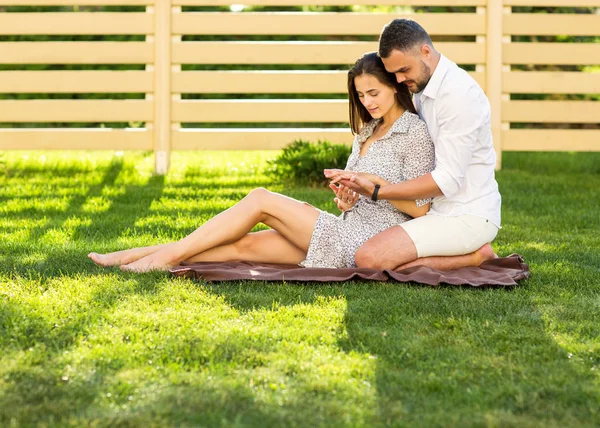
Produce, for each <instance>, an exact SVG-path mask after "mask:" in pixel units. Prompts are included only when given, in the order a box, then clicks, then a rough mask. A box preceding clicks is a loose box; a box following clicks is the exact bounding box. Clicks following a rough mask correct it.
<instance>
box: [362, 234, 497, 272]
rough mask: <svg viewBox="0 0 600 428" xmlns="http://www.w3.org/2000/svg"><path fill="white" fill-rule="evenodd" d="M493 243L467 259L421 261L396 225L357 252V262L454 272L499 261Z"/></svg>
mask: <svg viewBox="0 0 600 428" xmlns="http://www.w3.org/2000/svg"><path fill="white" fill-rule="evenodd" d="M496 257H497V256H496V254H494V250H493V249H492V246H491V245H490V244H486V245H484V246H483V247H481V248H480V249H479V250H477V251H475V252H473V253H470V254H467V255H463V256H444V257H423V258H417V249H416V248H415V244H414V243H413V241H412V239H411V238H410V236H408V233H406V231H405V230H404V229H403V228H402V227H400V226H394V227H391V228H389V229H387V230H384V231H383V232H381V233H378V234H377V235H375V236H374V237H373V238H371V239H369V240H368V241H367V242H365V243H364V244H363V245H362V246H361V247H360V248H359V249H358V251H357V252H356V254H355V256H354V260H355V262H356V265H357V266H358V267H366V268H371V269H378V270H384V269H388V270H401V269H406V268H409V267H411V266H429V267H431V268H433V269H438V270H452V269H458V268H461V267H467V266H479V265H480V264H481V263H483V262H484V261H486V260H490V259H493V258H496Z"/></svg>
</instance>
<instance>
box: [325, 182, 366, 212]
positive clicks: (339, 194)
mask: <svg viewBox="0 0 600 428" xmlns="http://www.w3.org/2000/svg"><path fill="white" fill-rule="evenodd" d="M329 188H330V189H331V190H333V193H335V198H334V199H333V200H334V202H335V203H336V204H337V207H338V209H339V210H340V211H342V212H344V211H348V210H349V209H350V208H352V207H353V206H354V204H356V202H358V198H359V195H358V193H356V192H355V191H353V190H352V189H350V188H348V187H346V186H344V185H343V184H340V185H339V186H336V185H335V184H334V183H330V184H329Z"/></svg>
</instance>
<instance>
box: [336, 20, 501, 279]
mask: <svg viewBox="0 0 600 428" xmlns="http://www.w3.org/2000/svg"><path fill="white" fill-rule="evenodd" d="M379 55H380V57H381V59H382V60H383V63H384V65H385V68H386V70H387V71H389V72H390V73H394V74H395V75H396V79H397V81H398V82H399V83H404V84H406V86H407V87H408V89H409V90H410V91H411V92H412V93H413V94H414V102H415V106H416V108H417V111H418V113H419V115H420V116H421V118H422V119H423V120H424V121H425V123H426V124H427V128H428V130H429V133H430V134H431V137H432V139H433V142H434V145H435V155H436V166H435V169H434V170H433V171H432V172H431V173H429V174H427V175H424V176H421V177H418V178H416V179H414V180H410V181H405V182H402V183H398V184H392V185H388V186H384V187H381V188H379V187H378V186H375V185H374V184H373V183H372V182H370V181H369V180H366V179H365V178H361V177H360V176H357V175H353V174H342V175H341V176H336V177H331V178H333V181H339V182H341V183H342V184H345V185H347V186H349V187H351V188H353V189H354V190H355V191H357V192H358V193H361V194H362V195H365V196H369V197H371V198H373V199H374V200H377V199H388V200H398V199H411V200H415V199H424V198H433V201H432V204H431V209H430V211H429V213H428V214H427V215H425V216H423V217H419V218H416V219H414V220H411V221H408V222H406V223H403V224H402V225H400V226H396V227H392V228H390V229H388V230H386V231H384V232H381V233H380V234H378V235H376V236H375V237H373V238H371V239H370V240H369V241H367V242H366V243H365V244H364V245H363V246H362V247H360V248H359V249H358V251H357V252H356V255H355V261H356V264H357V266H359V267H371V268H376V269H397V268H406V267H410V266H413V265H427V266H431V267H434V268H438V269H453V268H458V267H463V266H472V265H479V264H480V263H481V262H483V261H484V260H487V259H490V258H493V257H496V255H495V254H494V252H493V250H492V248H491V246H490V245H489V242H491V241H492V240H493V239H494V238H495V237H496V234H497V233H498V229H499V228H500V203H501V198H500V193H499V192H498V184H497V183H496V180H495V178H494V167H495V164H496V155H495V152H494V146H493V142H492V133H491V128H490V116H491V113H490V105H489V101H488V99H487V97H486V95H485V94H484V92H483V91H482V90H481V88H480V87H479V85H478V84H477V82H475V80H474V79H473V78H471V77H470V76H469V74H468V73H467V72H465V71H464V70H462V69H460V68H459V67H458V66H457V65H456V64H455V63H453V62H452V61H450V60H449V59H448V58H446V57H445V56H443V55H441V54H440V53H439V52H437V51H436V50H435V48H434V47H433V43H432V42H431V38H430V37H429V35H428V34H427V32H426V31H425V30H424V29H423V28H422V27H421V26H420V25H419V24H417V23H416V22H414V21H411V20H406V19H395V20H394V21H392V22H391V23H389V24H388V25H386V26H385V27H384V29H383V32H382V34H381V37H380V40H379ZM461 255H462V256H461ZM448 256H453V257H448ZM456 256H461V257H456Z"/></svg>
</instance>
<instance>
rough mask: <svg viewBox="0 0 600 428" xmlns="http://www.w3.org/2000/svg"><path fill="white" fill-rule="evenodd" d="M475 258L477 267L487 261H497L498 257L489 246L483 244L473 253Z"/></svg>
mask: <svg viewBox="0 0 600 428" xmlns="http://www.w3.org/2000/svg"><path fill="white" fill-rule="evenodd" d="M475 257H476V259H477V262H478V263H477V264H476V266H479V265H480V264H482V263H483V262H486V261H488V260H492V259H497V258H498V255H497V254H496V253H494V249H493V248H492V246H491V245H490V244H485V245H484V246H483V247H481V248H480V249H479V250H477V251H475Z"/></svg>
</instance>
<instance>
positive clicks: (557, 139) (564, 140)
mask: <svg viewBox="0 0 600 428" xmlns="http://www.w3.org/2000/svg"><path fill="white" fill-rule="evenodd" d="M502 141H503V142H504V150H507V151H513V152H528V151H536V152H539V151H541V152H545V151H548V152H564V151H574V152H598V151H600V131H598V130H593V129H510V130H506V131H503V140H502Z"/></svg>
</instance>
